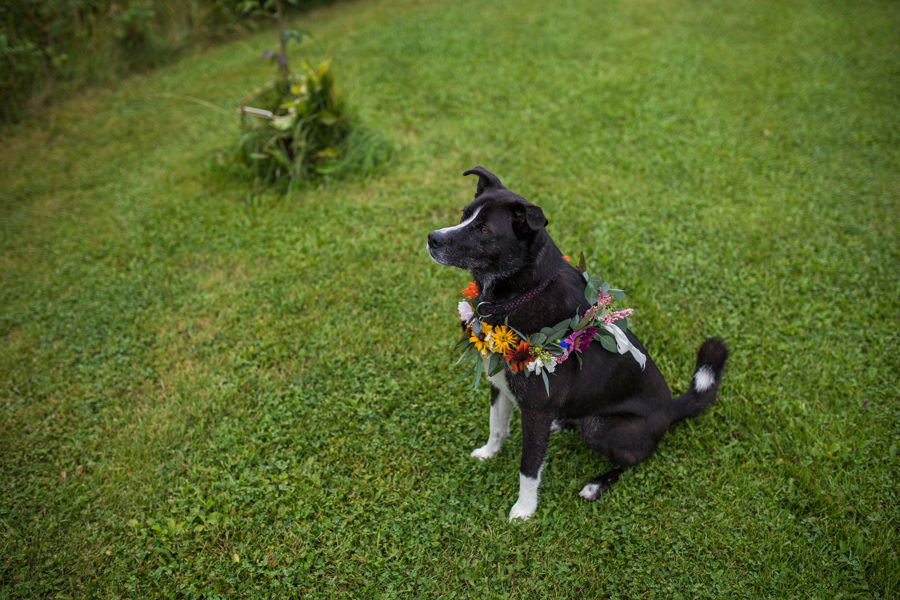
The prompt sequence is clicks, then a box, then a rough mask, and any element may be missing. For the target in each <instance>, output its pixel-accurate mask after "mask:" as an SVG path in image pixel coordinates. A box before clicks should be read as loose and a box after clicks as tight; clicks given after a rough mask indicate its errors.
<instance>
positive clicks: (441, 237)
mask: <svg viewBox="0 0 900 600" xmlns="http://www.w3.org/2000/svg"><path fill="white" fill-rule="evenodd" d="M446 243H447V237H446V234H445V233H443V232H442V231H440V230H438V231H432V232H431V233H429V234H428V242H427V243H426V244H425V247H426V248H427V249H428V254H430V255H431V258H432V260H434V262H436V263H437V264H439V265H446V264H447V261H446V259H445V258H444V252H443V250H444V249H445V246H446Z"/></svg>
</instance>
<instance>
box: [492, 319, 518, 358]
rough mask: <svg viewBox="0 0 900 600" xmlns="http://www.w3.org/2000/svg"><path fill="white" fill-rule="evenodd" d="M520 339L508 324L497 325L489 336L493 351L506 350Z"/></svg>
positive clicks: (510, 348)
mask: <svg viewBox="0 0 900 600" xmlns="http://www.w3.org/2000/svg"><path fill="white" fill-rule="evenodd" d="M518 341H519V336H517V335H516V333H515V332H514V331H513V330H511V329H509V328H508V327H507V326H506V325H497V326H496V327H494V328H493V330H492V331H491V333H490V335H488V337H487V342H488V344H489V345H490V348H491V351H492V352H506V351H507V350H512V348H513V347H514V346H515V345H516V343H517V342H518Z"/></svg>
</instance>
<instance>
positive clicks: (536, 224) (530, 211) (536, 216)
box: [512, 202, 550, 232]
mask: <svg viewBox="0 0 900 600" xmlns="http://www.w3.org/2000/svg"><path fill="white" fill-rule="evenodd" d="M512 214H513V223H515V224H517V225H519V227H521V228H525V227H527V228H528V231H531V232H535V231H537V230H538V229H543V228H544V227H546V226H547V225H548V224H549V223H550V222H549V221H547V218H546V217H545V216H544V211H542V210H541V207H540V206H535V205H534V204H531V203H530V202H519V203H517V204H515V205H514V206H513V208H512Z"/></svg>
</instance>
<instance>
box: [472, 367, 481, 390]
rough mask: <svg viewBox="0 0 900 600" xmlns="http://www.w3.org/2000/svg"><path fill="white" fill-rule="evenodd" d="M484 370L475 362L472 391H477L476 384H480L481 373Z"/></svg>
mask: <svg viewBox="0 0 900 600" xmlns="http://www.w3.org/2000/svg"><path fill="white" fill-rule="evenodd" d="M483 370H484V367H482V363H481V361H480V360H479V361H476V362H475V383H473V384H472V389H478V384H479V382H481V372H482V371H483Z"/></svg>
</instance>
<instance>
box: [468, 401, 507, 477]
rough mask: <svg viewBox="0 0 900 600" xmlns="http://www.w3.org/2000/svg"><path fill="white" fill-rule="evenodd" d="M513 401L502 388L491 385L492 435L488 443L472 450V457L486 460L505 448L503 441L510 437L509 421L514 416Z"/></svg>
mask: <svg viewBox="0 0 900 600" xmlns="http://www.w3.org/2000/svg"><path fill="white" fill-rule="evenodd" d="M512 405H513V401H512V400H511V399H510V397H509V396H508V395H507V392H504V391H503V390H501V389H500V388H498V387H496V386H495V385H493V384H491V415H490V428H491V433H490V435H489V436H488V441H487V443H486V444H485V445H484V446H482V447H481V448H476V449H475V450H472V453H471V456H473V457H475V458H477V459H479V460H484V459H486V458H491V457H492V456H494V455H495V454H497V453H498V452H500V449H501V448H502V447H503V440H505V439H506V438H508V437H509V419H510V417H511V416H512Z"/></svg>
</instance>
